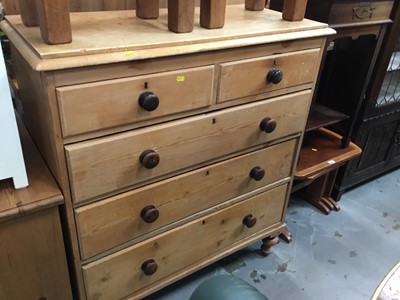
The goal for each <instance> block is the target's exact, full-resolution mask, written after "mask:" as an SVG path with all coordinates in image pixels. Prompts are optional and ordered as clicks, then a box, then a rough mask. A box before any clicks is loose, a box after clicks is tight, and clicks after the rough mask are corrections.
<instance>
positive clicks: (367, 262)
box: [146, 169, 400, 300]
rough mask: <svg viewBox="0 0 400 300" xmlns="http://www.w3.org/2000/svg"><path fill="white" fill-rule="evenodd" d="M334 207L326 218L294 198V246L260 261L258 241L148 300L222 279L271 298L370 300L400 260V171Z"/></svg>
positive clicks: (168, 299) (185, 295) (170, 298)
mask: <svg viewBox="0 0 400 300" xmlns="http://www.w3.org/2000/svg"><path fill="white" fill-rule="evenodd" d="M339 205H340V207H341V210H340V211H339V212H332V213H330V215H328V216H326V215H324V214H322V213H321V212H319V211H318V210H317V209H315V208H314V207H312V206H310V205H309V204H308V203H306V202H305V201H303V200H301V199H299V198H292V199H291V201H290V204H289V207H288V211H287V215H286V223H287V226H288V228H289V230H290V231H291V232H292V234H293V242H292V243H291V244H286V243H284V242H281V243H280V244H278V245H277V246H275V247H274V253H273V254H271V255H270V256H268V257H264V256H262V255H261V253H260V252H259V250H258V249H259V247H260V245H261V243H256V244H254V245H252V246H251V247H248V248H246V249H244V250H242V251H239V252H237V253H235V254H234V255H232V256H230V257H227V258H225V259H223V260H221V261H219V262H217V263H215V264H213V265H211V266H209V267H207V268H205V269H203V270H201V271H199V272H197V273H195V274H193V275H191V276H189V277H187V278H185V279H183V280H181V281H179V282H177V283H175V284H173V285H171V286H169V287H167V288H165V289H163V290H161V291H159V292H157V293H155V294H153V295H152V296H150V297H147V298H146V300H156V299H157V300H175V299H176V300H178V299H179V300H185V299H189V297H190V295H191V293H192V292H193V291H194V289H195V288H196V287H197V286H198V285H199V284H200V283H201V282H202V281H204V280H205V279H206V278H208V277H211V276H214V275H218V274H227V273H231V274H233V275H234V276H237V277H239V278H242V279H244V280H245V281H247V282H249V283H250V284H252V285H254V286H255V287H256V288H257V289H258V290H259V291H261V292H262V293H263V294H264V295H266V296H267V297H268V299H269V300H286V299H296V300H303V299H304V300H306V299H307V300H314V299H316V300H331V299H344V300H347V299H351V300H364V299H370V297H371V295H372V294H373V292H374V290H375V288H376V287H377V285H378V284H379V282H380V281H381V280H382V278H383V277H384V276H385V275H386V273H387V272H388V271H389V270H390V269H391V268H392V267H393V266H394V265H395V264H396V263H397V262H398V261H400V169H399V170H396V171H393V172H391V173H388V174H386V175H384V176H382V177H380V178H378V179H376V180H373V181H370V182H368V183H366V184H364V185H362V186H359V187H357V188H354V189H353V190H351V191H349V192H347V193H345V194H344V195H343V196H342V199H341V201H340V202H339ZM246 300H247V299H246ZM249 300H250V299H249Z"/></svg>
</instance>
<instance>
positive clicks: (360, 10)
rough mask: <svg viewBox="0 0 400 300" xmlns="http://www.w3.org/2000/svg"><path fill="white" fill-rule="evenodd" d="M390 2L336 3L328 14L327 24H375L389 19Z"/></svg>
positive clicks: (391, 4) (391, 2)
mask: <svg viewBox="0 0 400 300" xmlns="http://www.w3.org/2000/svg"><path fill="white" fill-rule="evenodd" d="M393 2H394V1H393V0H392V1H352V2H349V1H340V2H339V1H338V2H336V3H333V5H332V8H331V10H330V13H329V24H330V25H336V24H349V23H359V22H375V21H384V20H389V19H390V12H391V11H392V6H393Z"/></svg>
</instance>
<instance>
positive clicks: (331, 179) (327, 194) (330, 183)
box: [322, 168, 340, 211]
mask: <svg viewBox="0 0 400 300" xmlns="http://www.w3.org/2000/svg"><path fill="white" fill-rule="evenodd" d="M338 171H339V168H336V169H335V170H333V171H331V172H330V173H329V174H328V176H327V181H326V186H325V191H324V195H323V196H322V200H323V201H324V202H325V203H326V202H329V203H330V205H331V206H332V207H333V209H332V210H335V211H339V210H340V207H339V205H337V203H336V201H335V200H333V198H332V197H331V194H332V190H333V187H334V185H335V179H336V175H337V173H338Z"/></svg>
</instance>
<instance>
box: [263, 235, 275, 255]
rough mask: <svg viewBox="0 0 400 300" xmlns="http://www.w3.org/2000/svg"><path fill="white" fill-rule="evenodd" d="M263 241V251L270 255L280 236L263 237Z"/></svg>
mask: <svg viewBox="0 0 400 300" xmlns="http://www.w3.org/2000/svg"><path fill="white" fill-rule="evenodd" d="M262 242H263V244H262V245H261V251H262V252H263V253H264V254H265V255H269V254H271V253H272V252H273V251H272V247H273V246H275V245H276V244H278V243H279V237H278V236H269V237H267V238H265V239H262Z"/></svg>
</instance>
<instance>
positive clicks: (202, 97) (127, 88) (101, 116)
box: [57, 66, 214, 137]
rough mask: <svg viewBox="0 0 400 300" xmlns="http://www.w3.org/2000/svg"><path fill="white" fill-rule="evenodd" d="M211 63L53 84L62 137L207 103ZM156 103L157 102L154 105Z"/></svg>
mask: <svg viewBox="0 0 400 300" xmlns="http://www.w3.org/2000/svg"><path fill="white" fill-rule="evenodd" d="M213 80H214V66H206V67H199V68H192V69H185V70H179V71H173V72H165V73H159V74H153V75H147V76H139V77H133V78H123V79H115V80H108V81H101V82H95V83H87V84H80V85H74V86H68V87H59V88H57V98H58V104H59V110H60V115H61V125H62V131H63V135H64V137H68V136H73V135H77V134H82V133H87V132H91V131H96V130H102V129H106V128H110V127H116V126H121V125H126V124H131V123H135V122H139V121H143V120H148V119H153V118H156V117H161V116H167V115H171V114H174V113H178V112H184V111H188V110H192V109H196V108H200V107H205V106H208V105H210V104H211V101H212V90H213ZM157 103H158V105H157Z"/></svg>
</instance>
